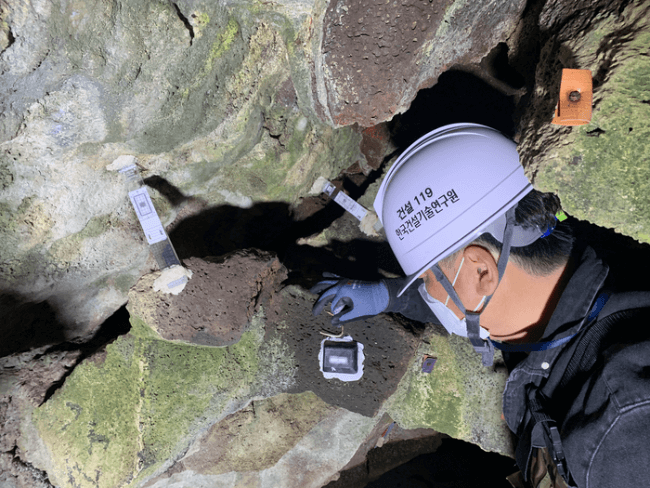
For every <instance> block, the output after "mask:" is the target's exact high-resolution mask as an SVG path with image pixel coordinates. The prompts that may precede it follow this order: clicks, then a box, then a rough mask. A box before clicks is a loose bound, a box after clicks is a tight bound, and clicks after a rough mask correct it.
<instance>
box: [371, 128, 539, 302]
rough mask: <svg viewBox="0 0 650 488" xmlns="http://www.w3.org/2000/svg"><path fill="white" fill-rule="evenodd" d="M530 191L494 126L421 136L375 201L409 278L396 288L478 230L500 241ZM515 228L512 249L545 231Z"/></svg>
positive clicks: (393, 169) (471, 238) (507, 141)
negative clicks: (509, 213)
mask: <svg viewBox="0 0 650 488" xmlns="http://www.w3.org/2000/svg"><path fill="white" fill-rule="evenodd" d="M532 189H533V186H532V185H531V184H530V182H529V181H528V178H527V177H526V175H525V174H524V169H523V167H522V166H521V164H520V163H519V155H518V153H517V149H516V144H515V143H514V142H513V141H511V140H510V139H508V138H507V137H505V136H504V135H503V134H501V133H500V132H498V131H497V130H495V129H492V128H490V127H486V126H483V125H478V124H468V123H463V124H452V125H447V126H444V127H441V128H439V129H436V130H434V131H432V132H430V133H428V134H426V135H425V136H424V137H421V138H420V139H418V140H417V141H416V142H415V143H414V144H412V145H411V146H410V147H409V148H408V149H407V150H406V151H404V153H403V154H402V155H401V156H400V157H399V158H398V159H397V161H396V162H395V164H394V165H393V166H392V167H391V169H390V170H389V172H388V174H387V175H386V177H385V178H384V181H383V182H382V184H381V187H380V188H379V193H378V194H377V198H376V199H375V202H374V207H375V210H376V212H377V215H378V216H379V219H380V220H381V222H382V224H383V226H384V228H385V229H386V236H387V239H388V242H389V244H390V246H391V248H392V250H393V253H394V254H395V256H396V257H397V260H398V261H399V263H400V265H401V266H402V268H403V270H404V272H405V273H406V275H407V276H408V278H409V279H408V280H407V283H406V285H405V286H404V288H403V289H402V290H400V293H399V294H400V295H401V294H402V293H403V292H404V290H405V289H406V288H407V287H408V286H410V285H411V284H412V283H413V282H414V281H415V280H416V279H417V278H418V277H419V276H420V275H422V273H424V272H425V271H426V270H427V269H429V268H431V266H432V265H434V264H435V263H437V262H438V261H440V260H442V259H444V258H446V257H447V256H449V255H450V254H452V253H454V252H455V251H457V250H458V249H461V248H463V247H464V246H466V245H467V244H469V243H470V242H472V241H474V240H475V239H476V238H478V237H479V236H480V235H481V234H483V233H485V232H489V233H490V234H492V235H493V236H494V237H495V238H496V239H497V240H499V241H500V242H503V236H504V228H505V225H506V215H505V214H506V212H507V211H508V210H509V209H510V208H512V207H514V206H515V205H517V203H518V202H519V201H520V200H521V199H522V198H523V197H524V196H525V195H526V194H527V193H529V192H530V191H531V190H532ZM514 229H515V232H514V234H513V238H512V242H511V245H512V246H513V247H517V246H525V245H528V244H530V243H532V242H534V241H535V240H537V239H538V238H539V237H540V236H541V235H542V234H543V231H541V230H539V229H537V228H535V229H522V228H521V227H518V226H516V227H515V228H514Z"/></svg>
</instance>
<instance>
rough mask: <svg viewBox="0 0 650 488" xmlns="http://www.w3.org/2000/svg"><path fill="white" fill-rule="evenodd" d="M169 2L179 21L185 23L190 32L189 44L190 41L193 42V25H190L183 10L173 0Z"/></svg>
mask: <svg viewBox="0 0 650 488" xmlns="http://www.w3.org/2000/svg"><path fill="white" fill-rule="evenodd" d="M171 3H172V5H173V6H174V10H176V15H178V18H179V19H180V20H181V22H183V24H184V25H185V27H186V28H187V30H188V31H189V33H190V46H191V45H192V43H193V42H194V27H192V24H191V23H190V21H189V20H188V18H187V17H185V16H184V15H183V12H181V9H180V8H179V7H178V5H177V4H176V3H174V2H171Z"/></svg>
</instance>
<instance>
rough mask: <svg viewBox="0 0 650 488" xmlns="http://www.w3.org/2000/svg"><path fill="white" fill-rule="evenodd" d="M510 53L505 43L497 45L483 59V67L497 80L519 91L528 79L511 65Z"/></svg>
mask: <svg viewBox="0 0 650 488" xmlns="http://www.w3.org/2000/svg"><path fill="white" fill-rule="evenodd" d="M508 51H509V48H508V45H507V44H506V43H505V42H501V43H499V44H497V45H496V46H495V47H494V48H493V49H492V50H491V51H490V52H489V54H488V55H487V56H485V58H483V60H482V61H481V66H482V67H483V68H484V69H485V70H486V71H487V73H488V74H489V75H490V76H492V77H493V78H495V79H496V80H499V81H501V82H503V83H505V84H507V85H508V86H510V87H512V88H514V89H515V90H518V89H520V88H523V87H524V85H525V84H526V79H525V78H524V77H523V76H522V75H521V74H520V73H519V72H518V71H517V70H516V69H514V68H513V67H512V66H511V65H510V64H509V61H508Z"/></svg>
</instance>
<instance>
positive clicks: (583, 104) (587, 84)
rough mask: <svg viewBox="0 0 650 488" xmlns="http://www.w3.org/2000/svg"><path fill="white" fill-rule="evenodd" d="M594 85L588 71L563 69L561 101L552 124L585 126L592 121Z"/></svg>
mask: <svg viewBox="0 0 650 488" xmlns="http://www.w3.org/2000/svg"><path fill="white" fill-rule="evenodd" d="M592 101H593V84H592V80H591V71H589V70H588V69H563V70H562V82H561V83H560V100H559V101H558V104H557V107H556V108H555V117H554V118H553V121H552V123H553V124H556V125H585V124H588V123H589V122H590V121H591V104H592Z"/></svg>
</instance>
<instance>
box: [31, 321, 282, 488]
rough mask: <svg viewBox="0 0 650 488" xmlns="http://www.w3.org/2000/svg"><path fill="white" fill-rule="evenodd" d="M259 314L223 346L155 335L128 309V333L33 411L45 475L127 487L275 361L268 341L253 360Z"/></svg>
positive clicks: (182, 445) (245, 392)
mask: <svg viewBox="0 0 650 488" xmlns="http://www.w3.org/2000/svg"><path fill="white" fill-rule="evenodd" d="M261 313H262V312H260V314H261ZM261 317H262V315H258V316H257V317H256V318H255V319H254V320H253V321H252V325H251V327H250V330H248V331H246V332H245V333H244V334H243V335H242V337H241V339H240V341H239V342H237V344H234V345H232V346H229V347H203V346H191V345H184V344H179V343H173V342H169V341H164V340H160V339H158V338H157V334H156V333H155V332H154V331H153V330H152V329H150V328H149V327H148V326H147V325H146V324H145V323H144V322H143V321H142V320H141V319H139V318H138V317H132V319H131V324H132V330H131V332H130V333H129V334H127V335H126V336H122V337H120V338H119V339H118V340H116V341H115V342H114V343H112V344H110V345H108V346H107V347H106V351H105V353H103V354H99V355H97V356H94V357H92V358H90V359H89V360H87V361H85V362H84V363H83V364H81V365H80V366H78V367H77V368H76V369H75V371H74V372H73V374H72V375H71V376H70V377H69V378H68V379H67V380H66V383H65V384H64V386H63V387H62V388H61V389H60V390H59V391H57V393H56V394H55V395H54V397H52V398H51V399H50V400H49V401H48V402H46V403H45V404H44V405H43V406H41V407H40V408H39V409H38V410H37V411H36V412H35V413H34V419H35V423H36V425H37V427H38V430H39V432H40V435H41V437H42V439H43V441H44V442H45V444H46V446H47V449H48V451H49V453H50V456H51V462H52V465H53V469H52V470H51V471H50V472H49V475H50V476H51V479H52V480H53V481H54V482H55V483H56V484H57V486H70V487H85V486H88V487H90V486H93V487H116V486H130V485H134V486H135V485H138V484H139V482H140V481H142V480H144V479H145V478H147V477H148V476H150V475H153V474H154V473H155V472H156V471H157V470H159V469H160V468H161V467H162V466H163V464H164V463H166V462H169V461H170V460H173V459H175V458H176V457H178V456H179V455H181V454H182V453H183V452H184V450H186V449H187V447H188V445H189V443H190V442H191V440H192V439H193V438H194V437H195V436H196V435H197V434H198V433H199V431H201V430H202V429H205V428H206V427H207V426H208V425H210V424H211V423H213V422H214V421H215V420H218V419H219V418H220V417H223V416H225V415H227V414H228V413H229V411H230V410H232V409H233V408H235V406H236V405H241V404H242V403H246V401H247V399H248V398H250V397H251V396H253V395H254V393H255V391H256V390H259V384H260V383H261V382H263V377H264V376H265V372H264V370H262V372H260V370H261V367H264V368H267V367H268V366H269V365H268V364H262V362H273V361H275V360H280V358H276V357H274V356H273V351H272V350H271V351H270V350H269V349H268V348H266V350H265V359H264V360H261V359H260V354H259V351H260V346H261V345H262V339H263V327H262V318H261ZM279 362H280V363H281V364H287V358H286V357H284V358H282V361H279ZM279 374H290V371H289V372H287V371H283V372H280V373H279Z"/></svg>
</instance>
